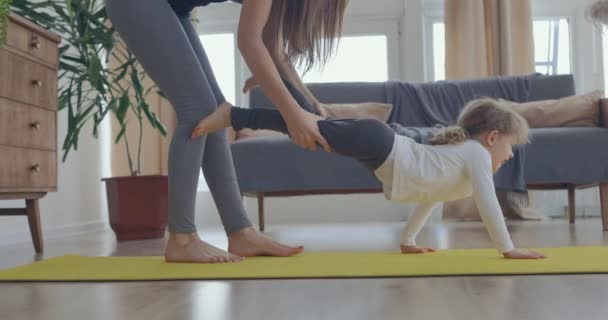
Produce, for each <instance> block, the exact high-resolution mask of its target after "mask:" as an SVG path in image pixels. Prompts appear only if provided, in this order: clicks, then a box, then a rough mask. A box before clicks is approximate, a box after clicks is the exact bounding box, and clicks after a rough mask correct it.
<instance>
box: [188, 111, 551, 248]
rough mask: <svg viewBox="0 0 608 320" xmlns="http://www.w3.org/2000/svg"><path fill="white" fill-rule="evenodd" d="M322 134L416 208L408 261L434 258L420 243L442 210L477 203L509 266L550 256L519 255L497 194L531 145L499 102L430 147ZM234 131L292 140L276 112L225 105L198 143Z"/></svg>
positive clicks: (402, 139)
mask: <svg viewBox="0 0 608 320" xmlns="http://www.w3.org/2000/svg"><path fill="white" fill-rule="evenodd" d="M317 125H318V128H319V132H320V133H321V135H322V136H323V137H324V138H325V140H326V141H327V142H328V144H329V146H330V148H331V149H332V151H333V152H336V153H338V154H340V155H343V156H347V157H350V158H353V159H355V160H357V161H359V162H360V163H362V164H363V165H364V166H365V167H366V168H368V169H369V170H371V171H372V172H373V173H374V174H375V175H376V177H378V179H379V180H380V181H381V182H382V186H383V191H384V194H385V196H386V198H387V199H388V200H392V201H399V202H415V203H417V208H416V210H415V212H414V214H413V216H412V217H411V218H410V219H409V220H408V223H407V224H406V226H405V229H404V231H403V235H402V239H401V245H400V249H401V252H402V253H425V252H434V251H435V250H434V249H432V248H425V247H419V246H418V245H417V244H416V241H415V238H416V236H417V234H418V233H419V232H420V230H421V229H422V227H423V225H424V223H425V222H426V221H427V219H428V217H429V216H430V214H431V212H432V209H433V208H434V207H435V206H436V205H437V204H439V203H441V202H445V201H452V200H456V199H462V198H466V197H468V196H470V195H473V197H474V199H475V202H476V204H477V207H478V209H479V211H480V214H481V217H482V219H483V221H484V224H485V226H486V228H487V230H488V232H489V234H490V237H491V239H492V241H493V243H494V244H495V246H496V248H497V250H498V252H499V253H501V254H502V255H503V257H504V258H507V259H541V258H545V256H544V255H543V254H542V253H539V252H535V251H524V250H519V249H515V247H514V245H513V242H512V240H511V237H510V235H509V232H508V230H507V228H506V224H505V221H504V218H503V214H502V210H501V208H500V206H499V204H498V200H497V197H496V193H495V192H494V181H493V178H492V177H493V174H494V173H496V171H497V170H498V169H499V168H500V167H501V166H502V165H503V164H504V163H505V162H506V161H507V160H509V159H510V158H511V157H512V156H513V153H512V149H513V146H514V145H519V144H524V143H527V142H528V131H529V129H528V124H527V122H526V120H525V119H524V118H523V117H522V116H521V115H519V114H518V113H517V112H515V111H514V110H513V108H511V107H510V106H508V105H507V104H506V103H504V102H501V101H498V100H494V99H479V100H474V101H472V102H470V103H469V104H468V105H467V106H465V108H464V109H463V110H462V112H461V113H460V115H459V117H458V121H457V125H456V126H454V127H449V128H446V129H445V130H444V131H443V132H441V133H439V134H437V135H435V136H434V137H433V138H432V139H431V140H429V144H421V143H419V141H415V138H418V137H419V136H417V135H416V136H414V137H410V136H408V135H407V131H405V133H406V134H405V135H397V134H395V131H394V130H393V129H392V128H391V127H390V126H388V125H386V124H385V123H383V122H381V121H378V120H375V119H337V120H319V121H318V122H317ZM227 127H232V128H234V130H240V129H242V128H251V129H269V130H275V131H279V132H283V133H287V134H288V130H287V126H286V124H285V121H284V119H283V118H282V116H281V114H280V113H279V111H277V110H276V109H263V108H260V109H257V108H256V109H244V108H238V107H233V106H232V105H230V104H229V103H224V104H222V105H221V106H220V107H219V108H218V109H217V111H215V112H214V113H212V114H211V115H210V116H208V117H206V118H205V119H203V120H201V121H200V122H199V124H198V125H197V126H196V128H195V129H194V130H193V132H192V135H191V138H193V139H195V138H197V137H199V136H202V135H206V134H209V133H212V132H216V131H219V130H223V129H224V128H227Z"/></svg>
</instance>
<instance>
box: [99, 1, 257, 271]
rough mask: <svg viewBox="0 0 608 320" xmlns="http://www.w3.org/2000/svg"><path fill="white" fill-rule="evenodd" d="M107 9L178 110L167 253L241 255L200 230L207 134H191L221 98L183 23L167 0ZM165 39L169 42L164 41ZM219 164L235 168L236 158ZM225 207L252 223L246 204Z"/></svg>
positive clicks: (199, 257)
mask: <svg viewBox="0 0 608 320" xmlns="http://www.w3.org/2000/svg"><path fill="white" fill-rule="evenodd" d="M106 10H107V12H108V16H109V17H110V20H111V21H112V24H113V26H114V27H115V28H116V30H117V31H118V32H119V34H120V35H121V38H122V39H123V40H124V42H125V43H126V45H127V46H128V48H129V49H130V50H131V51H132V52H133V53H134V54H135V56H136V57H137V58H138V60H139V62H140V63H141V65H142V66H143V67H144V69H145V70H146V72H147V73H148V75H149V76H150V77H151V78H152V80H154V81H155V82H156V84H158V86H159V87H160V88H161V90H163V91H164V92H165V93H166V95H167V97H168V98H169V100H170V101H171V104H172V106H173V107H174V109H175V112H176V114H177V127H176V129H175V131H174V133H173V139H172V141H171V145H170V149H169V231H170V232H171V237H170V239H169V242H168V244H167V250H166V252H165V256H166V257H167V258H168V260H172V261H196V262H220V261H234V260H238V259H239V258H238V257H236V256H234V255H231V254H228V253H227V252H224V251H222V250H219V249H217V248H215V247H212V246H210V245H208V244H206V243H204V242H202V241H201V240H200V239H199V238H198V235H197V233H196V227H195V224H194V212H195V199H196V191H197V190H196V189H197V185H198V178H199V172H200V168H201V165H202V163H203V161H204V158H205V157H204V151H205V150H206V142H207V138H206V137H201V138H200V139H196V140H190V139H189V137H190V133H191V131H192V129H193V128H194V127H195V126H196V123H197V122H198V121H199V120H200V119H202V118H204V117H205V116H207V115H209V114H210V113H212V112H213V111H214V110H215V109H216V107H217V103H218V102H217V100H216V98H215V92H214V90H213V88H212V85H211V83H210V82H209V81H208V78H207V76H206V74H205V71H204V69H203V66H202V65H201V63H200V61H199V58H198V57H197V54H196V52H195V51H194V50H193V47H192V44H191V43H190V39H189V38H188V36H187V34H186V33H185V32H184V31H185V30H184V28H183V25H182V24H181V23H180V20H179V18H178V17H177V16H176V15H175V13H174V12H173V10H172V9H171V7H170V6H169V4H168V3H167V1H166V0H149V1H147V2H146V4H145V5H142V4H141V3H140V2H139V1H137V0H107V1H106ZM135 17H136V18H135ZM160 43H163V44H164V45H163V46H159V45H158V44H160ZM218 152H221V151H218ZM209 153H212V151H210V152H209ZM220 157H221V155H220ZM210 162H211V163H214V162H215V163H219V161H214V160H210ZM215 169H216V170H218V171H224V172H226V170H228V171H230V170H234V168H233V166H232V162H226V163H223V165H221V166H218V167H215ZM225 176H230V174H227V175H225ZM221 187H226V188H235V189H236V188H237V187H236V183H235V181H232V182H231V181H227V182H226V183H225V184H224V185H223V186H221ZM218 188H219V187H218ZM236 190H237V193H238V189H236ZM229 194H232V193H230V192H229ZM220 197H222V196H220ZM227 201H231V200H230V199H229V200H227ZM241 202H242V201H241V199H240V197H239V199H238V201H237V204H240V205H242V204H241ZM224 210H226V209H224ZM224 213H225V214H226V215H242V216H241V217H238V216H237V217H236V218H235V219H229V220H230V221H236V222H235V225H237V224H238V223H241V224H242V225H243V226H247V225H248V224H247V223H243V221H245V220H246V218H245V217H244V210H243V211H239V210H238V209H237V210H236V211H225V212H224Z"/></svg>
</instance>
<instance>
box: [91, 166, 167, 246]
mask: <svg viewBox="0 0 608 320" xmlns="http://www.w3.org/2000/svg"><path fill="white" fill-rule="evenodd" d="M101 180H102V181H105V183H106V192H107V197H108V212H109V215H110V226H111V227H112V230H114V233H115V234H116V238H117V239H118V241H123V240H137V239H150V238H162V237H163V236H164V235H165V228H166V227H167V215H168V199H169V187H168V185H169V184H168V177H167V176H163V175H150V176H128V177H112V178H104V179H101Z"/></svg>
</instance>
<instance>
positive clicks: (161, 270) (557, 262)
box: [0, 247, 608, 281]
mask: <svg viewBox="0 0 608 320" xmlns="http://www.w3.org/2000/svg"><path fill="white" fill-rule="evenodd" d="M538 250H539V251H541V252H543V253H545V254H547V255H548V259H545V260H506V259H503V258H502V257H500V256H499V255H498V254H497V253H496V251H495V250H493V249H475V250H443V251H439V252H436V253H431V254H416V255H404V254H400V253H397V252H340V253H304V254H301V255H298V256H295V257H290V258H275V257H253V258H247V259H246V260H245V261H242V262H238V263H229V264H191V263H187V264H186V263H166V262H165V261H164V260H163V258H162V257H158V256H154V257H145V256H143V257H89V256H80V255H66V256H61V257H56V258H51V259H48V260H44V261H40V262H36V263H33V264H29V265H25V266H21V267H16V268H12V269H7V270H2V271H0V281H144V280H186V279H190V280H209V279H279V278H280V279H283V278H285V279H298V278H375V277H420V276H462V275H521V274H576V273H608V247H565V248H547V249H538Z"/></svg>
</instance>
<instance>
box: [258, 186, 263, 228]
mask: <svg viewBox="0 0 608 320" xmlns="http://www.w3.org/2000/svg"><path fill="white" fill-rule="evenodd" d="M257 195H258V223H259V225H260V231H261V232H264V193H263V192H259V193H258V194H257Z"/></svg>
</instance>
